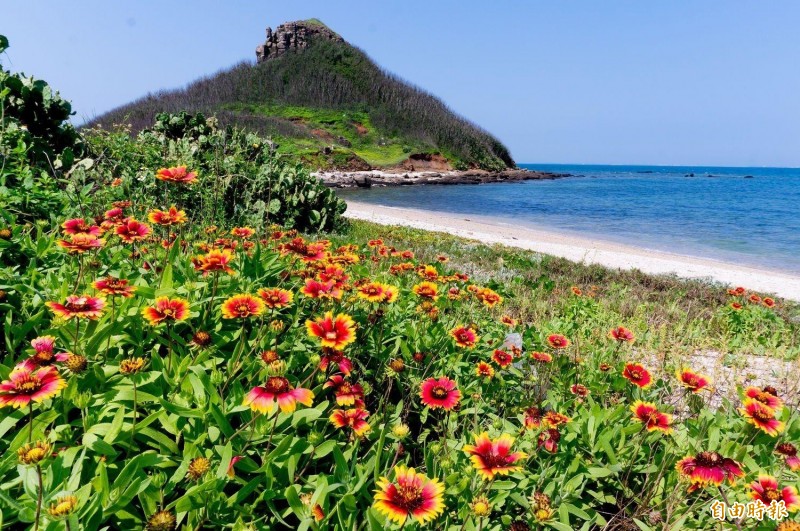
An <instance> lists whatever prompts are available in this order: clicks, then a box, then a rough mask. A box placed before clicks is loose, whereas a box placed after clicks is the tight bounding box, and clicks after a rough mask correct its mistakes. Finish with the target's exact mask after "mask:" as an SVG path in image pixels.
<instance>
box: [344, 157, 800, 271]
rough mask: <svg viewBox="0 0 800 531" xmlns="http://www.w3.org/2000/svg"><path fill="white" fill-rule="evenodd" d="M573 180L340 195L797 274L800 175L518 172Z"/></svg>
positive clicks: (586, 169)
mask: <svg viewBox="0 0 800 531" xmlns="http://www.w3.org/2000/svg"><path fill="white" fill-rule="evenodd" d="M520 167H524V168H529V169H532V170H540V171H548V172H553V173H569V174H572V175H573V176H572V177H569V178H564V179H557V180H546V181H526V182H521V183H509V184H485V185H449V186H435V185H433V186H408V187H396V188H373V189H369V190H345V191H342V192H340V193H341V195H342V196H343V197H345V198H352V199H354V200H358V201H363V202H368V203H375V204H381V205H387V206H398V207H408V208H416V209H422V210H432V211H440V212H448V213H458V214H471V215H475V216H484V217H491V218H494V219H495V220H497V221H498V222H500V223H514V224H516V225H521V226H527V227H530V228H538V229H545V230H555V231H560V232H563V233H567V234H570V235H575V236H583V237H594V238H597V239H601V240H607V241H611V242H616V243H624V244H627V245H633V246H637V247H643V248H647V249H654V250H660V251H667V252H671V253H676V254H681V255H688V256H696V257H702V258H709V259H713V260H718V261H722V262H730V263H736V264H741V265H749V266H754V267H758V268H762V269H770V270H775V271H783V272H788V273H794V274H798V273H800V169H795V168H731V167H698V166H686V167H683V166H588V165H561V164H520Z"/></svg>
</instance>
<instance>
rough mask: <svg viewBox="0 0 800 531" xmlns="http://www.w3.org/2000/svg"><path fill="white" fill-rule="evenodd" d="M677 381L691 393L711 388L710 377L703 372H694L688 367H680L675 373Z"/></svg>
mask: <svg viewBox="0 0 800 531" xmlns="http://www.w3.org/2000/svg"><path fill="white" fill-rule="evenodd" d="M675 376H676V377H677V378H678V381H679V382H680V383H681V385H682V386H684V387H685V388H686V389H688V390H689V391H691V392H692V393H699V392H700V391H703V390H710V389H711V387H710V386H711V378H709V377H708V376H705V375H703V374H699V373H696V372H694V371H692V370H691V369H688V368H683V369H680V370H679V371H677V372H676V373H675Z"/></svg>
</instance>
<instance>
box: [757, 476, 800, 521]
mask: <svg viewBox="0 0 800 531" xmlns="http://www.w3.org/2000/svg"><path fill="white" fill-rule="evenodd" d="M750 497H751V498H753V499H754V500H758V501H760V502H761V503H763V504H764V505H767V506H769V505H771V504H772V502H778V503H780V502H783V503H784V504H785V505H786V510H787V511H789V512H790V513H793V512H795V511H796V510H797V509H800V496H798V495H797V489H795V488H794V487H791V486H786V487H783V488H780V487H779V486H778V480H777V479H775V478H774V477H772V476H766V475H765V476H759V477H758V481H754V482H752V483H751V484H750Z"/></svg>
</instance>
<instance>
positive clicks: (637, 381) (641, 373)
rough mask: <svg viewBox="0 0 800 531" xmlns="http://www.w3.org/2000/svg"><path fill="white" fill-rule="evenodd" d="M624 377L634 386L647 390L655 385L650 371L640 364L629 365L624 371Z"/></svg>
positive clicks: (626, 365)
mask: <svg viewBox="0 0 800 531" xmlns="http://www.w3.org/2000/svg"><path fill="white" fill-rule="evenodd" d="M622 376H623V377H624V378H625V379H627V380H628V381H629V382H631V383H632V384H634V385H636V386H638V387H640V388H642V389H647V388H648V387H650V386H651V385H652V384H653V378H652V377H651V376H650V371H648V370H647V369H645V368H644V367H643V366H642V365H640V364H639V363H627V364H625V368H624V369H623V370H622Z"/></svg>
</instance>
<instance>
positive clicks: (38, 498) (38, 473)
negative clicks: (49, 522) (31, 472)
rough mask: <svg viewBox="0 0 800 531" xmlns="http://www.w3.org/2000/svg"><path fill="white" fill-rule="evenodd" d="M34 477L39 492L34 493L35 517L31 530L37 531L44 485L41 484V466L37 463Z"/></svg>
mask: <svg viewBox="0 0 800 531" xmlns="http://www.w3.org/2000/svg"><path fill="white" fill-rule="evenodd" d="M36 477H37V478H38V480H39V492H38V493H37V495H36V519H35V520H34V523H33V531H38V529H39V519H40V517H41V516H42V490H43V489H44V486H43V485H42V467H40V466H39V465H36Z"/></svg>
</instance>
